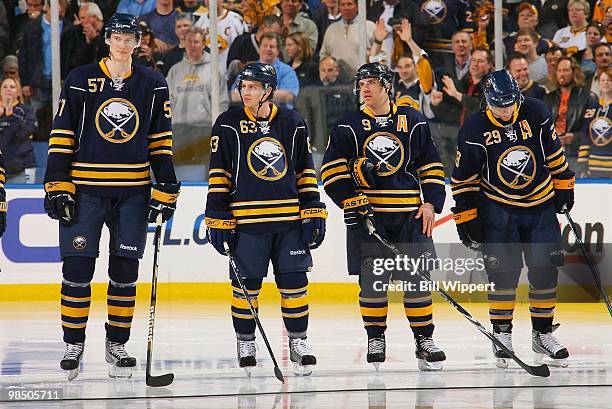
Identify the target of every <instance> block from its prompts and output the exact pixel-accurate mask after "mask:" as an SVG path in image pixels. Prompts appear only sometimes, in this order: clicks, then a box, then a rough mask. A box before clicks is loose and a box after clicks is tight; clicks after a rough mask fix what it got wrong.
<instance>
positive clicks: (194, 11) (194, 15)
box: [176, 0, 223, 23]
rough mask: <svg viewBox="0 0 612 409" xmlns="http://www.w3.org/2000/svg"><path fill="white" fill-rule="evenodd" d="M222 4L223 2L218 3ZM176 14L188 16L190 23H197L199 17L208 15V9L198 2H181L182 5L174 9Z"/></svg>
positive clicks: (196, 0) (197, 0) (195, 0)
mask: <svg viewBox="0 0 612 409" xmlns="http://www.w3.org/2000/svg"><path fill="white" fill-rule="evenodd" d="M219 3H220V4H223V1H219ZM176 12H177V13H178V14H188V15H190V16H191V19H192V22H193V23H197V22H198V20H200V17H202V16H205V15H206V14H207V13H208V9H207V8H206V7H204V5H202V4H200V0H183V4H182V5H179V6H178V7H177V8H176Z"/></svg>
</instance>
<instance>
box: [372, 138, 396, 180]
mask: <svg viewBox="0 0 612 409" xmlns="http://www.w3.org/2000/svg"><path fill="white" fill-rule="evenodd" d="M393 145H394V147H393V149H391V150H390V151H389V152H385V153H383V154H382V155H379V154H378V152H376V151H375V150H374V149H372V147H371V146H370V143H368V144H367V145H366V149H367V150H368V152H370V153H371V154H372V155H374V157H375V158H376V159H378V160H379V161H380V162H379V166H382V165H385V167H386V168H387V170H386V171H384V170H382V169H380V170H381V171H382V172H392V171H393V169H395V166H393V165H391V164H390V163H389V159H391V157H393V155H394V154H395V152H397V151H398V150H399V148H400V146H399V144H398V143H395V141H394V144H393Z"/></svg>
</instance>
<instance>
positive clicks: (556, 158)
mask: <svg viewBox="0 0 612 409" xmlns="http://www.w3.org/2000/svg"><path fill="white" fill-rule="evenodd" d="M541 109H542V118H543V122H542V125H541V126H542V132H541V136H540V137H541V138H542V140H541V143H542V148H543V149H544V157H545V162H546V167H548V170H549V171H550V175H551V176H552V178H553V179H554V178H555V177H556V176H557V175H559V174H561V173H563V172H565V171H566V170H567V169H568V168H569V164H568V163H567V161H566V160H565V153H564V151H563V147H562V146H561V142H560V141H559V138H558V137H557V131H556V130H555V123H554V121H553V120H552V117H551V115H550V112H549V111H548V108H546V106H545V105H544V104H541Z"/></svg>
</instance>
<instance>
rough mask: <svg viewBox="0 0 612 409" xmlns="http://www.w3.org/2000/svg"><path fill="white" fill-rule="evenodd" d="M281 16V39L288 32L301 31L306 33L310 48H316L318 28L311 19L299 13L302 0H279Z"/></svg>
mask: <svg viewBox="0 0 612 409" xmlns="http://www.w3.org/2000/svg"><path fill="white" fill-rule="evenodd" d="M281 10H282V15H281V18H282V20H283V31H282V36H283V39H286V38H287V37H288V36H289V34H292V33H297V32H301V33H304V34H305V35H306V37H307V38H308V42H309V43H310V48H311V49H313V50H315V49H316V48H317V41H318V38H319V30H318V29H317V25H316V24H315V23H314V21H312V20H311V19H309V18H307V17H304V16H302V15H301V14H300V11H301V10H302V0H282V1H281Z"/></svg>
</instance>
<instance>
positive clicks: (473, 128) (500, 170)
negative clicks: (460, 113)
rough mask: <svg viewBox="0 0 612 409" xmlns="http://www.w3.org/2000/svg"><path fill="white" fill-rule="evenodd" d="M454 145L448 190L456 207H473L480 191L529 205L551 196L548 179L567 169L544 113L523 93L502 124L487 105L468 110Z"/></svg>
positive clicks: (540, 104) (538, 103)
mask: <svg viewBox="0 0 612 409" xmlns="http://www.w3.org/2000/svg"><path fill="white" fill-rule="evenodd" d="M457 144H458V146H457V157H456V159H455V168H454V170H453V175H452V178H451V189H452V194H453V198H454V199H455V201H456V202H457V206H458V207H460V208H473V207H476V206H477V205H478V203H477V201H478V200H479V199H480V197H481V195H484V196H485V197H487V198H488V199H491V200H494V201H496V202H498V203H501V204H503V205H506V206H509V207H511V208H534V207H535V206H539V205H542V204H544V203H547V202H548V201H549V200H551V199H552V198H553V197H554V195H555V192H554V189H553V182H552V179H553V178H555V175H559V174H560V173H561V172H563V171H565V170H566V169H567V168H568V164H567V162H566V160H565V154H564V153H563V148H562V147H561V144H560V142H559V138H557V133H556V131H555V124H554V122H553V120H552V118H551V116H550V112H549V111H548V108H546V106H545V105H544V103H543V102H542V101H540V100H538V99H535V98H530V97H525V99H524V101H523V102H522V103H521V104H520V105H519V106H518V108H517V109H516V110H515V112H514V115H513V118H512V121H511V122H510V123H508V124H502V123H501V122H500V121H499V120H498V119H497V118H495V117H494V116H493V114H492V113H491V112H490V111H489V110H486V111H484V112H475V113H473V114H471V115H469V116H468V117H467V119H466V120H465V123H464V124H463V126H462V127H461V129H460V130H459V136H458V141H457Z"/></svg>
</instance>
